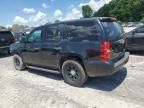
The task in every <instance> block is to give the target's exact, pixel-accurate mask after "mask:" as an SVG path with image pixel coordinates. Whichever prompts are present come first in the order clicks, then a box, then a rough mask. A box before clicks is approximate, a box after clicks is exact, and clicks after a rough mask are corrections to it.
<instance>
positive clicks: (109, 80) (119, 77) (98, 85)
mask: <svg viewBox="0 0 144 108" xmlns="http://www.w3.org/2000/svg"><path fill="white" fill-rule="evenodd" d="M28 71H29V72H30V73H33V74H37V75H40V76H43V77H47V78H51V79H54V80H63V77H62V75H61V74H51V73H48V72H43V71H38V70H33V69H28ZM126 76H127V69H126V68H123V69H122V70H120V71H119V72H117V73H116V74H114V75H112V76H107V77H99V78H89V79H88V81H87V83H86V84H85V85H84V88H92V89H96V90H102V91H112V90H114V89H116V88H117V87H119V86H120V85H121V83H122V82H123V81H124V80H125V78H126Z"/></svg>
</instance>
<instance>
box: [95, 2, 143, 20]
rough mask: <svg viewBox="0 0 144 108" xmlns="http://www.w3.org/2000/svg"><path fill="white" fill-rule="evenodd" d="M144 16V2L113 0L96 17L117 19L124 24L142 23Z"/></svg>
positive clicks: (96, 13)
mask: <svg viewBox="0 0 144 108" xmlns="http://www.w3.org/2000/svg"><path fill="white" fill-rule="evenodd" d="M143 15H144V0H112V1H111V2H110V3H109V4H106V5H104V6H103V7H102V8H101V9H100V10H99V11H98V12H95V13H94V16H95V17H102V16H105V17H116V18H117V19H118V20H119V21H122V22H136V21H140V20H141V19H142V18H143Z"/></svg>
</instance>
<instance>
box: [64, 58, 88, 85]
mask: <svg viewBox="0 0 144 108" xmlns="http://www.w3.org/2000/svg"><path fill="white" fill-rule="evenodd" d="M62 75H63V78H64V81H65V82H66V83H68V84H70V85H72V86H76V87H80V86H82V85H83V84H84V83H85V82H86V81H87V78H88V76H87V74H86V73H85V71H84V68H83V66H82V65H81V64H80V63H79V62H77V61H74V60H67V61H65V62H64V63H63V65H62Z"/></svg>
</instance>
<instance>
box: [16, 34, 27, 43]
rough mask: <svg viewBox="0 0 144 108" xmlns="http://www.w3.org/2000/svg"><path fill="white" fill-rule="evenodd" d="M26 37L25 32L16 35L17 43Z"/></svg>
mask: <svg viewBox="0 0 144 108" xmlns="http://www.w3.org/2000/svg"><path fill="white" fill-rule="evenodd" d="M25 35H26V33H24V32H18V33H15V38H16V41H19V40H20V39H21V37H23V36H25Z"/></svg>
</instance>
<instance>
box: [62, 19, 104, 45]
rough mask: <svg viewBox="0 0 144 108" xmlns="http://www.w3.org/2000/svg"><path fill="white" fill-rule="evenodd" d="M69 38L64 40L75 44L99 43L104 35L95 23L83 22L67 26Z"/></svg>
mask: <svg viewBox="0 0 144 108" xmlns="http://www.w3.org/2000/svg"><path fill="white" fill-rule="evenodd" d="M65 26H66V30H67V36H66V37H64V39H67V40H70V41H74V42H84V41H86V42H91V41H94V42H95V41H98V40H99V36H101V35H102V31H101V29H100V27H99V26H98V25H97V24H96V23H94V21H81V22H75V23H70V24H66V25H65Z"/></svg>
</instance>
